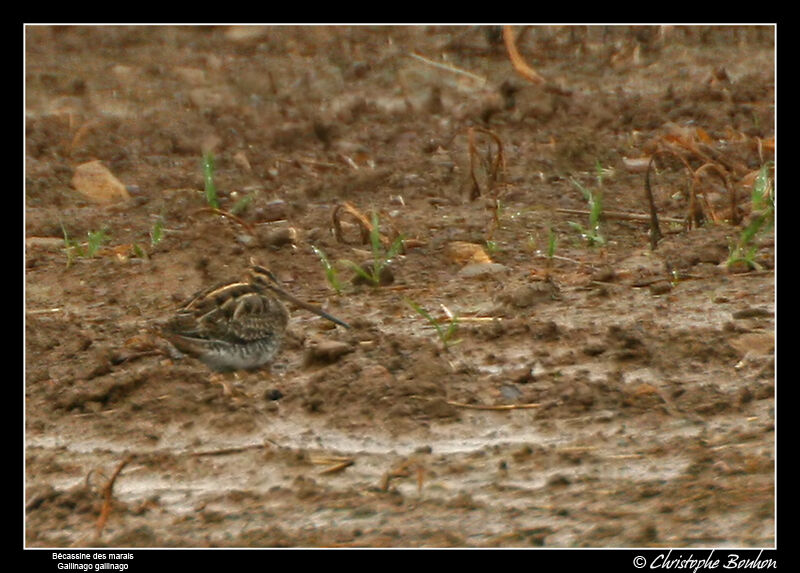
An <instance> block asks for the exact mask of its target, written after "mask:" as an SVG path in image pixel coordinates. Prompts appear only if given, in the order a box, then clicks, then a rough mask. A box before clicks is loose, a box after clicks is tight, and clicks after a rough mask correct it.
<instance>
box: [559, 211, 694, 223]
mask: <svg viewBox="0 0 800 573" xmlns="http://www.w3.org/2000/svg"><path fill="white" fill-rule="evenodd" d="M556 212H557V213H565V214H567V215H589V213H590V212H589V211H588V210H587V209H566V208H559V209H556ZM601 217H602V218H604V219H618V220H622V221H650V220H651V215H647V214H645V213H625V212H624V211H605V210H604V211H603V214H602V215H601ZM659 221H664V222H665V223H680V224H683V223H685V222H686V220H685V219H678V218H676V217H661V218H660V219H659Z"/></svg>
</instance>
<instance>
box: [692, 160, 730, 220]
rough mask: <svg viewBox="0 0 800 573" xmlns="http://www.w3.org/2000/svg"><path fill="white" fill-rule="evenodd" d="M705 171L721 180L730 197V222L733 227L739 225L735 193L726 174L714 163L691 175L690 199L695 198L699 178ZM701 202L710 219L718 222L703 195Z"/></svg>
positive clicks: (701, 167)
mask: <svg viewBox="0 0 800 573" xmlns="http://www.w3.org/2000/svg"><path fill="white" fill-rule="evenodd" d="M706 171H710V172H711V173H714V174H716V175H717V177H719V178H720V179H721V180H722V183H723V184H724V185H725V190H726V191H727V193H728V196H729V197H730V200H731V222H732V223H733V224H734V225H736V224H738V223H739V212H738V209H737V205H736V192H735V191H734V189H733V188H732V186H731V182H730V178H729V177H728V173H727V172H726V171H725V170H724V169H723V168H721V167H720V166H719V165H717V164H716V163H706V164H704V165H701V166H700V167H698V168H697V170H695V172H694V173H693V174H692V188H691V189H692V191H691V197H694V198H696V197H697V184H698V182H699V181H700V176H701V175H702V174H703V173H705V172H706ZM703 202H704V203H705V206H706V208H707V209H708V211H709V212H710V213H711V218H712V219H713V220H714V221H718V220H719V217H718V216H717V214H716V213H715V212H714V209H713V208H712V207H711V204H710V203H709V202H708V201H707V200H706V199H705V195H704V196H703Z"/></svg>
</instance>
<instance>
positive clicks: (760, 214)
mask: <svg viewBox="0 0 800 573" xmlns="http://www.w3.org/2000/svg"><path fill="white" fill-rule="evenodd" d="M771 167H772V162H771V161H770V162H768V163H765V164H764V165H762V166H761V169H759V172H758V175H757V176H756V179H755V181H754V182H753V192H752V195H751V204H752V209H753V210H752V214H751V216H750V223H749V224H748V225H747V226H746V227H745V228H744V229H742V232H741V233H740V234H739V240H738V241H736V242H735V243H733V244H731V246H730V248H729V256H728V261H727V266H728V267H730V266H733V265H736V264H744V265H746V266H747V267H749V268H752V269H756V270H760V269H761V265H759V264H758V263H757V262H756V260H755V256H756V252H757V251H758V246H757V245H754V244H753V243H754V242H755V238H756V236H757V235H758V234H759V233H760V232H762V231H769V230H770V229H771V228H772V227H773V225H774V224H775V188H774V184H773V180H772V177H771V176H770V169H771Z"/></svg>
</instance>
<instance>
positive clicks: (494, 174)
mask: <svg viewBox="0 0 800 573" xmlns="http://www.w3.org/2000/svg"><path fill="white" fill-rule="evenodd" d="M476 133H482V134H485V135H488V136H489V137H491V138H492V139H493V140H494V142H495V144H496V145H497V153H496V154H495V156H494V158H492V159H491V161H489V163H490V165H489V166H488V167H489V169H488V179H489V189H488V191H491V190H493V189H494V185H495V184H496V183H497V182H498V181H499V180H500V176H501V174H502V173H503V172H505V169H506V157H505V153H504V152H503V140H502V139H500V136H498V135H497V134H496V133H495V132H493V131H491V130H488V129H484V128H482V127H470V128H469V129H468V130H467V141H468V144H469V175H470V178H471V179H472V192H471V194H470V200H471V201H474V200H475V199H477V198H478V197H480V196H481V186H480V183H479V182H478V176H477V174H476V169H477V168H478V166H479V165H480V164H481V163H482V160H481V156H480V154H479V153H478V143H477V136H476Z"/></svg>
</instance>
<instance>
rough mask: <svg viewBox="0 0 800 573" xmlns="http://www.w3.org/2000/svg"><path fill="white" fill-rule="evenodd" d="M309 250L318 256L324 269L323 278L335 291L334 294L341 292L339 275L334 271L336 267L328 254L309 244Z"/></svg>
mask: <svg viewBox="0 0 800 573" xmlns="http://www.w3.org/2000/svg"><path fill="white" fill-rule="evenodd" d="M311 250H312V251H314V253H315V254H316V255H317V256H318V257H319V260H320V262H322V267H323V268H324V269H325V278H326V279H327V281H328V284H329V285H331V287H332V288H333V290H335V291H336V294H342V283H341V282H340V281H339V276H338V273H337V271H336V267H334V266H333V264H332V263H331V261H330V259H328V256H327V255H326V254H325V253H324V252H322V250H321V249H319V248H317V247H315V246H314V245H311Z"/></svg>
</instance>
